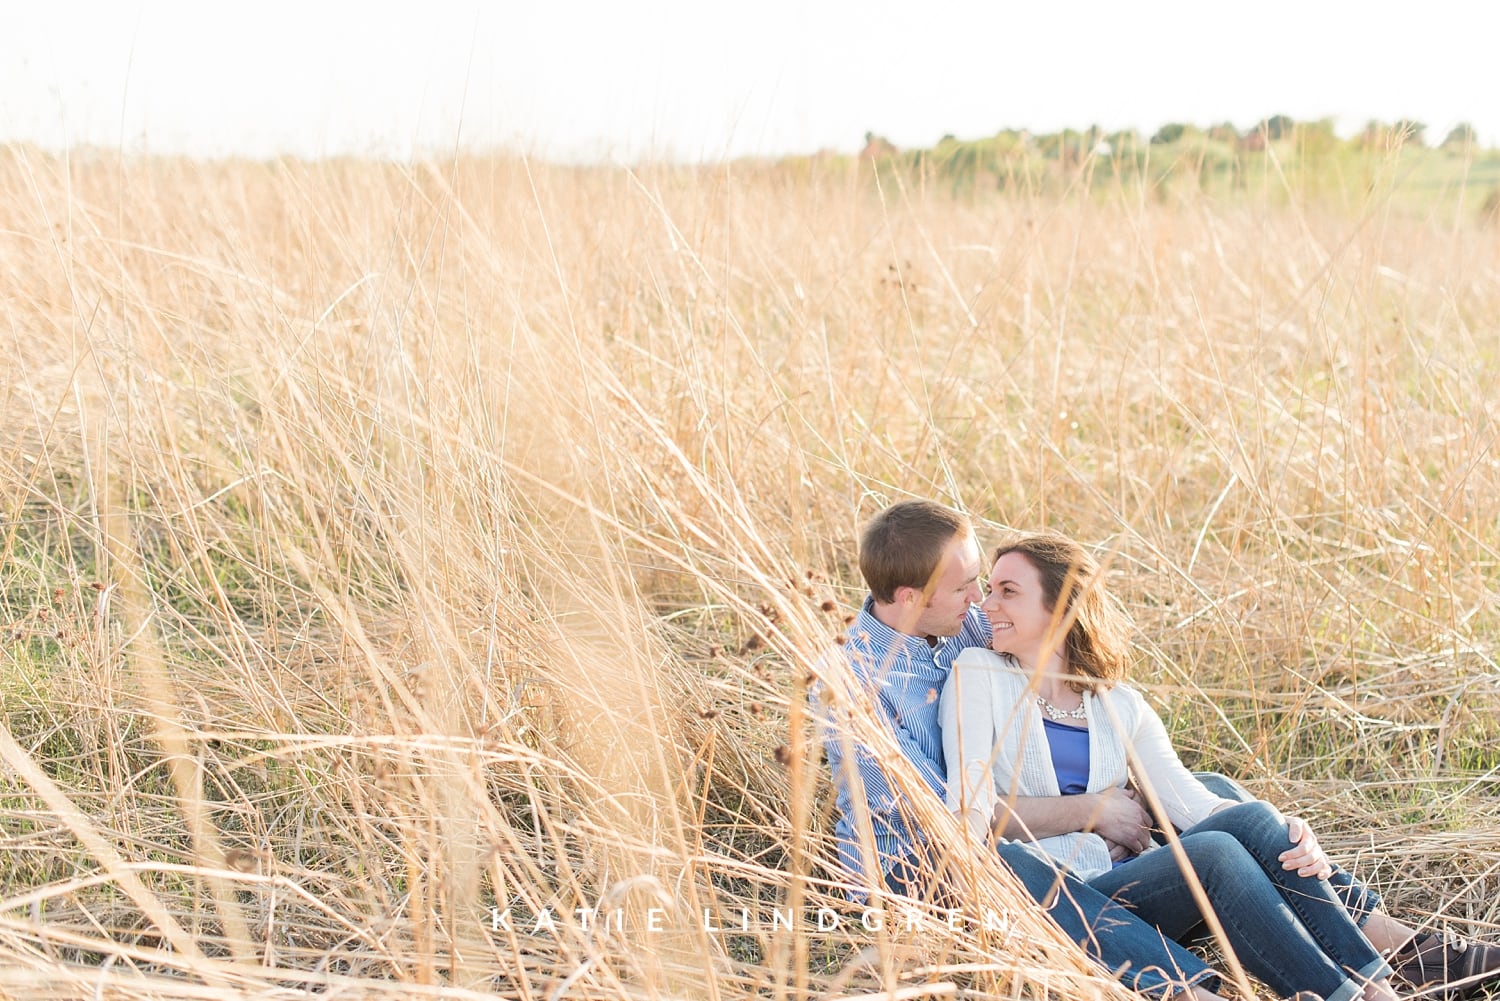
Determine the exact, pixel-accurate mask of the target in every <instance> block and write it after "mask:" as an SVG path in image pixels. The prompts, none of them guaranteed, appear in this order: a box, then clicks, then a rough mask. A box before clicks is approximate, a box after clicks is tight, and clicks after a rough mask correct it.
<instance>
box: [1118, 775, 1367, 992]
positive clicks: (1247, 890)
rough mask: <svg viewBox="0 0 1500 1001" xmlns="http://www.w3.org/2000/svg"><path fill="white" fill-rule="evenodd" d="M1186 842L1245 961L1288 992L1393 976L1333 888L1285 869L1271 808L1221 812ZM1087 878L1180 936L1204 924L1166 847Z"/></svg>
mask: <svg viewBox="0 0 1500 1001" xmlns="http://www.w3.org/2000/svg"><path fill="white" fill-rule="evenodd" d="M1180 840H1181V843H1182V847H1183V850H1184V851H1185V852H1186V853H1187V856H1188V860H1189V862H1190V863H1191V864H1192V867H1193V871H1194V872H1195V873H1196V874H1197V877H1198V880H1199V881H1200V882H1201V883H1202V885H1203V890H1204V892H1205V894H1206V895H1207V897H1208V899H1209V901H1210V902H1211V903H1212V906H1213V909H1214V913H1215V914H1216V915H1217V916H1218V919H1219V921H1220V923H1221V924H1222V925H1223V927H1224V931H1225V935H1226V936H1227V938H1228V939H1229V943H1230V945H1231V946H1232V947H1233V948H1234V951H1235V954H1236V955H1237V956H1238V957H1239V960H1240V962H1241V963H1243V964H1244V966H1245V969H1246V970H1248V971H1249V972H1250V973H1252V974H1254V975H1255V976H1256V977H1257V978H1258V979H1260V980H1261V981H1262V982H1264V983H1265V984H1266V985H1267V986H1269V987H1270V988H1271V989H1272V990H1274V991H1276V992H1277V993H1278V994H1280V995H1281V996H1283V997H1288V996H1291V995H1293V994H1296V993H1297V992H1298V991H1311V992H1313V993H1315V994H1318V995H1319V996H1321V997H1323V998H1326V999H1328V1001H1348V999H1351V998H1355V997H1358V996H1359V995H1360V993H1361V991H1362V989H1363V984H1364V982H1365V981H1366V980H1369V979H1371V978H1378V977H1385V976H1389V975H1390V973H1391V969H1390V967H1389V966H1388V965H1387V964H1386V962H1385V961H1384V960H1383V959H1381V957H1380V954H1379V953H1378V952H1376V950H1375V948H1374V947H1373V946H1372V945H1371V944H1370V942H1369V940H1368V939H1366V938H1365V937H1364V934H1363V933H1362V932H1361V931H1360V930H1359V925H1358V924H1357V923H1356V917H1355V916H1354V915H1353V914H1351V911H1350V908H1349V907H1348V906H1346V900H1345V898H1344V896H1341V895H1340V894H1339V893H1338V892H1337V891H1336V888H1335V887H1334V886H1331V885H1329V882H1325V881H1323V880H1319V879H1315V878H1312V877H1303V876H1298V875H1297V874H1296V873H1295V872H1290V871H1288V870H1286V869H1283V868H1282V867H1281V863H1280V861H1279V860H1278V859H1277V856H1278V855H1280V854H1281V853H1282V852H1284V851H1286V850H1287V848H1288V847H1290V844H1291V843H1290V841H1288V839H1287V833H1286V825H1285V823H1284V822H1283V821H1282V819H1281V818H1280V816H1279V815H1278V814H1277V813H1276V811H1275V810H1273V809H1272V808H1271V807H1270V806H1269V805H1267V804H1265V803H1261V802H1251V803H1242V804H1240V805H1239V806H1234V807H1230V808H1228V809H1225V810H1221V811H1219V812H1218V813H1215V814H1213V815H1212V816H1210V817H1209V818H1207V819H1206V820H1204V821H1203V822H1202V823H1200V824H1197V825H1195V826H1193V827H1191V828H1189V829H1188V830H1186V831H1184V832H1183V833H1182V835H1181V837H1180ZM1089 885H1090V886H1092V887H1093V888H1094V889H1096V890H1098V891H1099V892H1100V893H1102V894H1104V895H1105V896H1107V897H1111V898H1113V899H1114V900H1117V901H1120V902H1122V903H1124V904H1126V905H1127V906H1128V907H1129V908H1130V909H1131V910H1132V911H1134V912H1135V914H1136V915H1137V916H1139V917H1140V918H1142V919H1143V920H1145V921H1147V922H1149V923H1150V924H1152V925H1155V926H1156V927H1157V928H1159V929H1161V931H1162V932H1163V933H1165V934H1166V935H1168V936H1169V937H1171V938H1174V939H1177V938H1182V937H1184V936H1189V935H1191V934H1192V933H1193V932H1194V930H1195V929H1197V927H1198V926H1199V925H1200V924H1201V923H1202V921H1203V915H1202V912H1201V911H1200V910H1199V907H1198V903H1197V901H1196V900H1195V899H1194V897H1193V893H1192V890H1191V888H1190V886H1189V883H1188V880H1187V879H1186V878H1185V877H1184V876H1183V874H1182V872H1181V870H1180V869H1179V868H1178V863H1177V859H1176V857H1175V856H1174V855H1173V853H1172V851H1171V850H1170V849H1167V848H1156V849H1153V850H1152V851H1149V852H1147V853H1146V854H1145V855H1142V856H1140V857H1139V858H1135V859H1132V860H1131V861H1129V862H1127V863H1125V864H1124V865H1121V866H1117V867H1116V868H1114V869H1113V870H1111V871H1110V872H1107V873H1104V874H1102V875H1099V876H1095V877H1094V878H1092V879H1090V880H1089ZM1345 885H1346V886H1350V885H1356V884H1353V881H1352V880H1349V881H1348V883H1347V884H1345ZM1361 889H1362V888H1361ZM1364 913H1365V915H1367V914H1368V911H1365V912H1364Z"/></svg>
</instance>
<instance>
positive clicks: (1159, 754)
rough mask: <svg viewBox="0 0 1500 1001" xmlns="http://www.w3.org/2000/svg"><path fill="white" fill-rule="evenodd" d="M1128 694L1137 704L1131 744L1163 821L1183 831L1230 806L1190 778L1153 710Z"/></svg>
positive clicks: (1145, 703) (1231, 802) (1228, 802)
mask: <svg viewBox="0 0 1500 1001" xmlns="http://www.w3.org/2000/svg"><path fill="white" fill-rule="evenodd" d="M1131 694H1132V695H1133V696H1134V699H1135V701H1136V704H1137V715H1136V725H1135V732H1134V733H1133V734H1132V737H1131V739H1132V744H1133V746H1134V748H1135V753H1136V757H1137V759H1138V760H1139V761H1140V763H1141V768H1142V769H1143V770H1144V771H1145V773H1146V775H1145V777H1146V780H1147V781H1148V782H1150V783H1151V788H1152V790H1153V791H1154V792H1155V793H1156V795H1157V798H1159V799H1160V800H1161V804H1162V807H1163V809H1165V810H1166V813H1167V818H1168V819H1169V820H1171V821H1172V823H1173V824H1174V825H1175V826H1176V827H1178V828H1179V829H1181V830H1187V829H1188V828H1189V827H1192V826H1193V825H1194V824H1196V823H1198V822H1199V821H1200V820H1203V819H1204V818H1206V817H1207V816H1208V815H1209V814H1210V813H1213V812H1214V811H1215V810H1217V809H1219V808H1220V807H1221V806H1224V805H1226V804H1229V805H1233V803H1234V801H1233V800H1227V799H1222V798H1220V797H1218V796H1215V795H1214V794H1213V793H1211V792H1209V791H1208V789H1207V788H1205V787H1204V785H1203V783H1202V782H1199V781H1198V780H1197V779H1196V778H1194V777H1193V773H1192V772H1190V771H1188V769H1187V767H1186V766H1185V765H1183V763H1182V759H1181V758H1179V757H1178V756H1177V750H1176V748H1174V747H1173V746H1172V740H1171V738H1170V737H1168V736H1167V728H1166V727H1165V726H1164V725H1162V721H1161V717H1160V716H1158V715H1157V713H1156V710H1154V709H1152V708H1151V706H1150V705H1149V704H1147V702H1146V700H1145V699H1144V698H1142V697H1141V696H1140V694H1139V693H1137V692H1132V693H1131Z"/></svg>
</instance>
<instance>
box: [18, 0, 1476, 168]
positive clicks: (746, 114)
mask: <svg viewBox="0 0 1500 1001" xmlns="http://www.w3.org/2000/svg"><path fill="white" fill-rule="evenodd" d="M1497 39H1500V3H1496V2H1494V0H1472V2H1458V0H1427V2H1423V3H1403V4H1399V5H1395V4H1391V5H1387V4H1383V3H1382V2H1381V0H1364V2H1323V0H1297V2H1288V0H1264V2H1260V3H1233V4H1231V3H1218V2H1214V0H1107V2H1106V0H1073V2H1050V0H1024V2H1020V3H1016V2H1011V0H983V2H958V0H932V2H929V3H925V4H922V3H911V2H907V3H894V2H887V0H825V2H819V0H802V2H797V0H736V2H732V3H731V2H725V0H500V2H495V3H480V2H478V0H406V2H396V0H364V2H360V3H353V2H320V0H301V2H287V0H257V2H254V3H250V2H245V0H239V2H228V0H223V2H221V0H93V2H90V0H0V142H5V141H10V140H29V141H32V142H38V143H41V144H43V145H45V146H47V147H49V148H54V149H55V148H61V147H63V146H65V145H74V146H77V145H96V146H118V145H120V144H122V143H123V144H124V145H125V146H126V147H127V148H129V149H132V150H139V149H146V150H149V151H153V152H162V153H166V152H185V153H191V154H197V155H227V154H240V155H252V156H264V155H271V154H276V153H294V154H299V155H310V156H316V155H325V154H336V153H366V154H379V155H385V156H394V157H398V158H406V157H408V156H411V155H412V154H413V153H414V152H418V151H423V150H450V149H452V148H453V147H454V145H455V143H457V144H461V145H464V146H468V147H471V148H474V147H477V148H493V147H495V146H501V145H506V146H512V147H519V148H524V149H526V150H528V151H530V152H532V153H536V154H539V155H543V156H551V157H563V158H569V159H586V158H599V157H626V158H635V157H638V156H642V155H647V154H658V155H670V156H675V157H686V158H692V159H717V158H721V157H724V156H727V155H734V156H738V155H744V154H773V153H782V152H801V151H812V150H816V149H819V148H823V147H830V148H835V149H841V150H853V149H856V148H858V146H859V145H860V143H861V140H862V137H863V135H864V133H865V131H866V130H872V131H874V132H877V133H881V134H883V135H885V136H887V137H888V138H890V139H891V140H892V141H894V142H895V143H896V144H897V145H899V146H916V145H927V144H930V143H932V142H934V141H936V140H937V139H938V138H939V137H940V136H942V135H943V134H944V133H953V134H955V135H957V136H960V137H963V138H973V137H979V136H985V135H990V134H993V133H994V132H996V131H998V130H999V129H1001V128H1005V127H1016V128H1029V129H1031V130H1033V131H1036V132H1048V131H1054V130H1056V129H1059V128H1062V127H1064V126H1073V127H1077V128H1085V127H1087V126H1088V125H1090V124H1095V123H1097V124H1099V125H1102V126H1104V127H1105V128H1106V129H1115V128H1122V127H1129V126H1133V127H1137V128H1140V129H1141V130H1142V131H1143V132H1144V133H1145V134H1147V135H1149V134H1150V133H1151V132H1152V131H1154V130H1155V128H1156V127H1157V126H1159V125H1161V124H1162V123H1164V122H1168V121H1186V122H1191V123H1194V124H1198V125H1205V126H1206V125H1209V124H1213V123H1214V122H1219V121H1225V120H1228V121H1231V122H1233V123H1234V124H1235V125H1236V126H1238V127H1239V128H1241V129H1244V128H1246V127H1248V126H1250V125H1253V124H1254V123H1255V122H1257V121H1259V120H1260V119H1261V118H1264V117H1267V116H1269V115H1273V114H1277V113H1282V114H1288V115H1291V116H1292V117H1294V118H1298V119H1306V118H1322V117H1332V118H1334V119H1335V121H1336V124H1337V126H1338V128H1339V131H1340V132H1341V133H1342V134H1348V133H1350V132H1353V131H1355V130H1357V129H1358V128H1359V127H1360V126H1361V125H1362V124H1363V123H1364V122H1365V121H1366V120H1367V119H1370V118H1379V119H1382V120H1386V121H1389V120H1393V119H1397V118H1411V119H1416V120H1419V121H1423V122H1426V123H1427V125H1428V132H1427V138H1428V141H1429V142H1435V141H1438V140H1441V139H1442V137H1443V136H1444V135H1445V134H1446V133H1447V131H1448V129H1449V128H1450V127H1451V126H1452V125H1453V124H1454V123H1456V122H1459V121H1467V122H1470V123H1472V124H1473V125H1474V127H1475V128H1476V129H1477V130H1478V131H1479V136H1480V139H1481V141H1482V142H1484V143H1485V144H1486V145H1500V100H1497V99H1496V97H1495V94H1496V93H1497V91H1500V84H1497V83H1496V75H1495V67H1496V62H1495V60H1496V55H1495V53H1496V49H1495V45H1496V40H1497Z"/></svg>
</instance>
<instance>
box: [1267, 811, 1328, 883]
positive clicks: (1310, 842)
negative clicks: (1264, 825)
mask: <svg viewBox="0 0 1500 1001" xmlns="http://www.w3.org/2000/svg"><path fill="white" fill-rule="evenodd" d="M1286 834H1287V838H1288V839H1289V840H1290V841H1291V842H1292V847H1291V848H1288V849H1287V850H1286V851H1284V852H1282V853H1281V854H1280V855H1278V856H1276V857H1277V858H1278V859H1280V860H1281V867H1282V868H1283V869H1292V870H1295V871H1296V873H1297V875H1299V876H1316V877H1317V878H1318V879H1327V878H1328V877H1329V876H1331V875H1333V864H1332V863H1331V862H1329V861H1328V856H1327V855H1324V854H1323V846H1322V845H1320V844H1318V836H1317V835H1316V834H1314V833H1313V829H1312V828H1311V827H1309V826H1308V824H1307V821H1305V820H1303V819H1302V818H1301V817H1288V818H1286Z"/></svg>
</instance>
